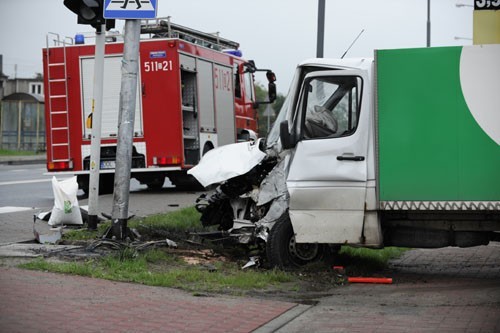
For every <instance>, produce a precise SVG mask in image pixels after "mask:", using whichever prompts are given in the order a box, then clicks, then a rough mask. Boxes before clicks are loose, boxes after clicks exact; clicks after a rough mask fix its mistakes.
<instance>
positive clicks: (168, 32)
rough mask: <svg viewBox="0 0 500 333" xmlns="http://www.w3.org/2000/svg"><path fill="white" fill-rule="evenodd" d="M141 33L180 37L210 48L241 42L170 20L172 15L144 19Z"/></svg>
mask: <svg viewBox="0 0 500 333" xmlns="http://www.w3.org/2000/svg"><path fill="white" fill-rule="evenodd" d="M141 34H157V35H159V36H160V37H168V38H180V39H184V40H186V41H189V42H193V43H196V44H200V45H203V46H206V47H209V48H213V49H217V50H219V51H220V50H222V49H235V50H237V49H238V48H239V47H240V44H239V43H237V42H234V41H232V40H229V39H225V38H221V37H219V35H218V33H217V34H211V33H206V32H201V31H198V30H195V29H191V28H188V27H184V26H182V25H179V24H174V23H171V22H170V17H159V18H157V19H155V20H143V21H142V22H141Z"/></svg>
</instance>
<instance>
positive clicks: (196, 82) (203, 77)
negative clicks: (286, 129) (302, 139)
mask: <svg viewBox="0 0 500 333" xmlns="http://www.w3.org/2000/svg"><path fill="white" fill-rule="evenodd" d="M141 33H143V34H148V35H149V38H148V39H141V42H140V51H139V52H140V55H139V59H140V60H139V77H138V87H137V96H136V106H135V122H134V139H133V156H132V169H131V177H132V178H136V179H137V180H138V181H140V182H141V183H142V184H146V185H147V186H148V187H149V188H161V187H162V186H163V183H164V181H165V177H168V178H169V179H170V181H171V182H172V183H173V184H175V185H176V186H179V187H182V186H185V185H186V184H188V183H190V181H191V180H192V179H190V177H191V176H189V175H187V174H186V171H187V170H188V169H189V168H190V167H192V166H193V165H195V164H197V163H198V161H199V159H200V158H201V156H203V154H204V153H206V152H207V151H208V150H210V149H213V148H215V147H218V146H221V145H225V144H229V143H234V142H236V141H237V140H245V139H248V136H249V135H250V134H251V133H252V132H256V131H257V106H258V104H259V103H269V102H270V101H271V102H272V101H273V99H274V98H275V95H276V88H275V86H274V83H273V81H274V80H275V78H274V73H272V72H271V71H268V70H264V71H267V73H266V76H267V77H268V80H269V100H268V101H266V102H259V101H256V99H255V89H254V72H255V71H257V70H258V69H257V68H256V67H255V64H254V62H253V61H251V60H250V61H245V60H243V59H242V58H241V54H238V52H239V50H238V48H239V44H238V43H236V42H233V41H230V40H227V39H223V38H220V37H218V36H214V35H212V34H206V33H202V32H200V31H197V30H193V29H189V28H186V27H183V26H180V25H176V24H173V23H170V22H169V21H164V20H161V19H158V20H155V21H154V23H152V24H150V23H149V22H145V24H143V25H142V27H141ZM141 36H144V35H141ZM75 40H77V39H75ZM47 44H49V42H47ZM58 44H59V45H56V46H49V45H47V48H46V49H44V50H43V62H44V84H45V117H46V135H47V170H48V171H49V173H51V174H56V175H57V174H73V175H77V179H78V184H79V187H80V188H81V189H82V190H83V191H84V192H88V188H89V187H88V186H89V185H88V184H89V163H90V144H91V142H90V141H91V140H90V139H91V132H90V131H91V125H90V124H91V121H90V120H91V116H92V101H93V76H94V53H95V50H94V45H85V44H73V43H65V42H62V43H58ZM60 44H62V45H60ZM122 57H123V42H107V43H106V46H105V60H104V89H103V107H102V122H101V128H102V132H101V157H100V160H101V165H100V189H101V193H106V192H108V193H109V192H110V191H112V188H113V179H114V168H115V156H116V145H117V133H118V112H119V100H120V87H121V62H122Z"/></svg>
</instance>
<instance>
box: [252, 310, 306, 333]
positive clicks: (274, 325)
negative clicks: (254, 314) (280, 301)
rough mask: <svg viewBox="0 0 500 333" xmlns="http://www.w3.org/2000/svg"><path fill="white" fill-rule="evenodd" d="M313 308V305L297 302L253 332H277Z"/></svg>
mask: <svg viewBox="0 0 500 333" xmlns="http://www.w3.org/2000/svg"><path fill="white" fill-rule="evenodd" d="M310 308H312V305H304V304H297V305H296V306H294V307H293V308H291V309H290V310H288V311H287V312H285V313H283V314H281V315H280V316H278V317H276V318H274V319H273V320H271V321H270V322H268V323H267V324H264V325H262V326H261V327H259V328H257V329H256V330H254V331H252V333H271V332H276V331H277V330H279V329H280V328H282V327H283V326H285V325H286V324H288V323H289V322H291V321H292V320H294V319H295V318H297V317H299V316H300V315H302V314H303V313H304V312H306V311H307V310H309V309H310Z"/></svg>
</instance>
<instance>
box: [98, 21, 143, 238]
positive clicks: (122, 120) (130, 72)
mask: <svg viewBox="0 0 500 333" xmlns="http://www.w3.org/2000/svg"><path fill="white" fill-rule="evenodd" d="M140 34H141V21H140V20H126V21H125V45H124V50H123V61H122V81H121V91H120V106H119V107H120V113H119V124H118V146H117V148H116V169H115V182H114V193H113V210H112V213H111V218H112V225H111V228H110V230H109V232H108V233H107V235H106V237H107V238H118V239H121V240H124V239H126V238H127V237H129V236H130V238H132V235H131V234H130V232H129V230H128V228H127V220H128V203H129V191H130V169H131V165H132V145H133V135H134V117H135V102H136V93H137V73H138V67H139V40H140Z"/></svg>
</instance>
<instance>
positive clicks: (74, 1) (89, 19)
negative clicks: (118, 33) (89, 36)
mask: <svg viewBox="0 0 500 333" xmlns="http://www.w3.org/2000/svg"><path fill="white" fill-rule="evenodd" d="M64 5H65V6H66V7H67V8H68V9H69V10H71V11H72V12H73V13H75V14H76V15H78V21H77V23H78V24H89V25H91V26H93V27H94V28H95V29H96V30H97V31H98V32H100V30H101V25H103V24H105V25H106V30H109V29H113V28H114V27H115V20H106V19H105V18H104V0H64Z"/></svg>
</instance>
